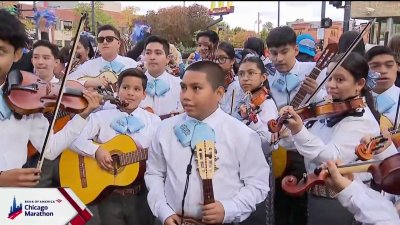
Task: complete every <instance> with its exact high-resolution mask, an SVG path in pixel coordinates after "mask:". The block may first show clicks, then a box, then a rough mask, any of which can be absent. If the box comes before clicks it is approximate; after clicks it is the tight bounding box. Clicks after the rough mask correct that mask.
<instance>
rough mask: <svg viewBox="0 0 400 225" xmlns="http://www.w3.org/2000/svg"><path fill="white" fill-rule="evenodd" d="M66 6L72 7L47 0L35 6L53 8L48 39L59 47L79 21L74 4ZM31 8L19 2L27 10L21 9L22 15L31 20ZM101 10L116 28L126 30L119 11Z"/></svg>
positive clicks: (40, 8)
mask: <svg viewBox="0 0 400 225" xmlns="http://www.w3.org/2000/svg"><path fill="white" fill-rule="evenodd" d="M67 6H71V7H72V8H71V7H69V8H61V7H57V6H55V5H51V6H50V5H49V4H48V2H43V4H38V5H37V6H36V8H37V10H39V11H41V10H44V9H45V8H54V11H55V14H56V17H57V23H56V25H55V26H53V27H52V28H51V29H50V40H51V42H53V43H54V44H57V45H58V46H59V47H62V46H65V45H68V44H69V43H70V41H71V39H72V38H73V36H74V35H75V34H74V33H72V27H73V26H74V25H75V23H79V18H80V16H78V15H76V14H75V11H74V9H73V7H75V5H74V4H72V5H71V4H67ZM32 8H33V6H32V5H29V4H21V9H23V10H27V11H23V12H22V15H23V16H24V17H26V18H29V19H32V20H33V15H34V13H33V11H29V9H32ZM103 11H104V12H105V13H107V14H108V15H109V16H111V17H112V18H113V19H114V21H115V22H116V23H117V28H118V29H119V30H120V31H121V33H124V32H125V31H126V29H127V25H126V24H124V20H123V16H122V13H121V12H115V11H108V10H103ZM89 19H90V18H89ZM28 32H29V33H30V34H31V36H32V37H34V36H35V30H30V31H28Z"/></svg>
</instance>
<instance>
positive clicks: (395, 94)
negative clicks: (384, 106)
mask: <svg viewBox="0 0 400 225" xmlns="http://www.w3.org/2000/svg"><path fill="white" fill-rule="evenodd" d="M382 94H387V96H388V97H390V98H391V99H392V100H393V101H394V102H395V103H396V104H394V105H393V106H392V107H391V108H390V109H389V110H387V111H386V112H383V113H382V114H383V115H384V116H386V117H387V118H388V119H389V120H390V122H392V124H394V120H395V118H396V111H397V104H398V100H399V95H400V88H399V87H397V86H395V85H394V84H393V86H392V87H390V88H389V89H387V90H386V91H384V92H383V93H382ZM372 96H374V97H376V96H378V94H377V93H375V92H372ZM375 104H377V105H378V103H377V102H376V101H375ZM376 108H377V107H376ZM399 116H400V115H399ZM399 120H400V117H399V118H398V119H397V126H395V127H398V126H399V125H398V124H400V121H399Z"/></svg>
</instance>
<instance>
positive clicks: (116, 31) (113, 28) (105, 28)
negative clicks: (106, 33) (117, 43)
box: [97, 24, 121, 39]
mask: <svg viewBox="0 0 400 225" xmlns="http://www.w3.org/2000/svg"><path fill="white" fill-rule="evenodd" d="M103 30H112V31H114V34H115V36H117V38H118V39H121V34H120V33H119V30H118V29H117V28H115V27H114V26H113V25H110V24H106V25H103V26H101V27H99V29H97V36H99V33H100V32H101V31H103Z"/></svg>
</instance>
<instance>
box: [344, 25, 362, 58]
mask: <svg viewBox="0 0 400 225" xmlns="http://www.w3.org/2000/svg"><path fill="white" fill-rule="evenodd" d="M358 35H359V33H358V32H357V31H352V30H350V31H346V32H344V33H343V34H342V35H341V36H340V38H339V43H338V46H339V51H338V53H345V52H346V51H347V49H348V48H349V47H350V45H351V44H352V43H353V41H354V40H356V38H357V36H358ZM352 52H358V53H359V54H360V55H362V56H363V55H365V44H364V41H362V40H360V41H359V42H358V43H357V45H356V46H355V47H354V49H353V51H352Z"/></svg>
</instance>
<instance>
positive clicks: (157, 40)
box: [140, 36, 183, 119]
mask: <svg viewBox="0 0 400 225" xmlns="http://www.w3.org/2000/svg"><path fill="white" fill-rule="evenodd" d="M144 46H145V50H144V52H145V55H144V60H145V67H146V68H147V71H146V73H145V74H146V76H147V79H148V82H147V88H146V93H147V95H146V98H145V99H144V100H143V101H142V102H141V103H140V107H142V108H147V109H149V110H150V109H151V110H150V111H152V112H154V113H155V114H156V115H158V116H160V117H161V119H165V118H168V117H171V116H174V114H175V113H179V112H182V111H183V110H182V104H181V102H180V100H179V92H180V86H179V83H180V81H181V79H180V78H179V77H175V76H173V75H171V74H169V73H168V72H167V71H166V68H167V64H168V61H169V58H168V56H169V54H170V52H169V43H168V41H167V40H166V39H164V38H161V37H158V36H149V37H148V38H147V39H146V41H145V44H144Z"/></svg>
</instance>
